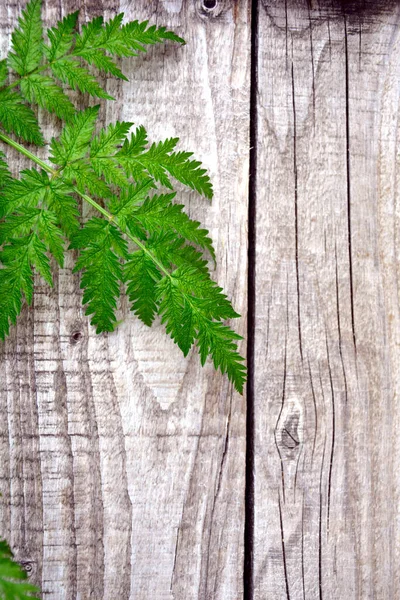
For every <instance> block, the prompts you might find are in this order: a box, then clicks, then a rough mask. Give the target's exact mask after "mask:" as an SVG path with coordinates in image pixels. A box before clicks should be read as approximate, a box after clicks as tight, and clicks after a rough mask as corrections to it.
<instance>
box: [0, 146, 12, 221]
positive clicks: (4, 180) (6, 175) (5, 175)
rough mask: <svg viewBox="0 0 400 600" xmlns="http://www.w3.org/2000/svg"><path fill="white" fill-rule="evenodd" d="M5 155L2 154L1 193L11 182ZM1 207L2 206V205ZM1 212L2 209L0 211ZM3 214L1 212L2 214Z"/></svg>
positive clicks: (0, 160) (0, 158)
mask: <svg viewBox="0 0 400 600" xmlns="http://www.w3.org/2000/svg"><path fill="white" fill-rule="evenodd" d="M5 158H6V157H5V154H4V153H3V152H0V193H1V190H2V189H3V188H4V187H5V185H6V184H7V183H8V182H9V181H10V178H11V175H10V171H9V169H8V165H7V162H6V160H5ZM0 206H1V204H0ZM0 211H1V209H0ZM0 214H1V212H0Z"/></svg>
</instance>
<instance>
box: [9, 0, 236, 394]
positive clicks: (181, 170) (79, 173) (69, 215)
mask: <svg viewBox="0 0 400 600" xmlns="http://www.w3.org/2000/svg"><path fill="white" fill-rule="evenodd" d="M77 18H78V13H73V14H70V15H68V16H66V17H65V18H64V19H63V20H62V21H61V22H59V23H58V24H57V26H56V27H54V28H51V29H49V30H48V31H47V41H44V40H43V31H42V23H41V0H32V1H31V2H30V3H29V4H28V5H27V7H26V9H25V11H24V12H23V13H22V16H21V17H20V19H19V24H18V28H17V29H16V30H15V31H14V32H13V34H12V42H11V51H10V52H9V55H8V58H7V59H5V60H3V61H1V62H0V86H2V87H0V140H1V141H2V142H4V143H5V144H7V145H9V146H12V147H13V148H14V149H15V150H17V151H18V152H20V153H21V154H23V155H25V156H26V157H28V158H30V159H31V160H32V161H33V162H34V163H36V165H37V168H32V169H27V170H24V171H22V172H21V174H20V178H19V179H15V178H12V177H11V176H10V174H9V171H8V168H7V164H6V160H5V156H4V155H2V156H1V157H0V185H1V186H2V187H1V196H0V217H1V222H0V245H1V251H0V263H1V268H0V294H1V306H0V338H2V339H4V338H5V336H6V335H8V333H9V328H10V324H14V323H15V322H16V319H17V316H18V314H19V313H20V311H21V308H22V305H23V301H24V299H25V300H26V301H27V302H28V304H29V303H30V302H31V300H32V296H33V271H36V272H37V273H38V274H39V275H40V276H42V277H43V278H44V279H45V280H46V281H47V282H48V283H49V284H50V285H52V273H51V263H50V257H51V256H53V257H54V258H55V260H56V261H57V262H58V264H59V265H60V266H62V265H63V260H64V246H65V241H66V240H68V241H69V248H70V249H74V250H76V251H77V253H78V258H77V261H76V265H75V271H81V272H82V278H81V287H82V288H83V289H84V293H83V303H84V304H85V305H86V307H87V308H86V313H87V314H89V315H91V323H92V325H94V326H95V328H96V331H97V332H98V333H100V332H104V331H113V330H114V328H115V327H116V325H117V324H118V323H117V317H116V309H117V303H118V298H119V295H120V289H121V287H122V286H125V287H126V290H127V294H128V297H129V300H130V302H131V308H132V310H133V312H134V313H135V314H136V315H137V316H138V317H139V318H140V319H141V320H142V321H143V322H144V323H145V324H146V325H151V324H152V322H153V320H154V318H155V316H156V315H157V314H158V315H160V316H161V321H162V322H163V323H165V325H166V330H167V333H169V334H170V335H171V337H172V338H173V340H174V341H175V342H176V343H177V344H178V346H179V347H180V348H181V350H182V352H183V353H184V355H185V356H186V355H187V354H188V352H189V350H190V348H191V346H192V345H193V344H194V343H197V346H198V349H199V352H200V357H201V362H202V363H203V364H204V362H205V361H206V359H207V357H208V356H211V358H212V360H213V362H214V365H215V367H216V368H219V369H220V370H221V371H222V372H223V373H227V374H228V377H229V378H230V380H231V381H232V382H233V383H234V385H235V387H236V389H237V390H238V391H239V392H242V390H243V385H244V382H245V376H246V371H245V367H244V365H243V358H242V357H241V356H240V355H239V353H238V351H237V340H239V339H241V338H240V336H239V335H237V334H236V333H235V332H234V331H233V330H232V329H230V328H229V327H228V326H227V325H224V324H223V321H224V320H226V319H230V318H235V317H238V316H239V315H238V314H237V313H236V312H235V311H234V310H233V308H232V306H231V303H230V302H229V300H228V299H227V297H226V296H225V295H224V294H223V292H222V289H221V288H220V287H218V286H217V284H216V283H215V282H214V281H213V280H212V279H211V277H210V273H209V270H208V263H207V260H206V256H207V254H208V256H209V257H211V258H212V259H213V260H214V259H215V253H214V249H213V246H212V242H211V239H210V238H209V236H208V231H206V230H205V229H202V228H201V227H200V224H199V223H198V222H197V221H193V220H191V219H190V218H189V217H188V216H187V215H186V213H185V212H184V211H183V206H182V205H179V204H175V203H174V199H175V192H174V191H172V189H173V181H174V180H177V181H179V182H181V183H183V184H184V185H186V186H188V187H190V188H191V189H193V190H196V191H197V192H199V193H200V194H203V195H204V196H205V197H207V198H211V197H212V186H211V182H210V179H209V177H208V175H207V173H206V171H205V170H204V169H203V168H202V167H201V164H200V163H199V162H198V161H196V160H194V159H193V158H192V153H190V152H183V151H177V150H176V145H177V142H178V139H177V138H174V139H167V140H165V141H163V142H158V143H152V144H151V145H150V146H149V144H148V142H147V135H146V131H145V129H144V128H143V127H138V128H136V129H135V130H134V131H133V132H132V133H131V134H130V135H129V132H130V130H131V128H132V123H125V122H117V123H114V124H111V125H109V126H108V127H106V128H104V129H101V130H100V131H97V133H96V131H95V129H96V119H97V115H98V106H91V107H89V108H87V109H86V110H84V111H77V110H76V109H75V107H74V105H73V104H72V102H71V100H70V99H69V97H68V95H67V94H66V93H65V89H63V87H62V86H61V85H60V83H61V84H62V83H63V84H68V86H69V87H71V88H73V89H78V90H80V91H82V92H87V93H88V94H90V95H91V96H96V97H98V98H104V99H110V100H111V99H112V98H111V96H109V94H108V93H107V92H106V91H105V90H104V89H103V88H102V87H101V86H100V84H99V83H98V82H97V80H96V78H95V76H94V75H93V74H92V72H90V71H89V70H88V67H87V65H88V64H89V65H92V66H94V67H97V68H98V69H100V70H101V71H102V72H103V73H107V74H111V75H113V76H115V77H119V78H121V79H126V77H125V75H124V74H123V73H122V72H121V70H120V68H119V66H118V64H117V62H116V60H115V59H118V57H122V56H134V55H135V54H137V53H138V52H142V51H144V50H145V49H146V46H148V45H149V44H156V43H158V42H163V41H165V40H171V41H174V42H177V43H181V44H182V43H184V42H183V40H182V39H181V38H180V37H178V36H177V35H175V34H174V33H173V32H171V31H167V30H166V29H165V28H164V27H158V28H157V27H155V26H149V25H148V23H147V22H143V23H139V22H137V21H134V22H131V23H127V24H123V23H122V19H123V15H122V14H120V15H117V16H116V17H115V18H113V19H112V20H110V21H109V22H107V23H105V22H103V19H102V18H101V17H97V18H95V19H93V20H92V21H91V22H90V23H87V24H85V25H83V26H82V29H81V32H80V33H79V32H78V31H77ZM31 105H39V106H40V107H42V108H44V109H46V110H48V111H50V112H53V113H55V115H56V116H57V117H59V118H60V119H62V120H63V121H64V122H65V125H64V127H63V129H62V131H61V134H60V136H59V137H58V138H57V139H55V138H53V139H52V140H51V143H50V155H49V162H46V161H43V160H41V159H40V158H38V157H37V156H36V155H35V154H34V153H32V152H31V151H30V150H28V148H27V147H26V146H23V145H21V144H20V143H18V142H17V141H15V139H13V138H11V137H10V136H9V135H7V134H10V133H11V134H14V135H15V136H17V137H19V138H22V139H23V140H25V141H26V142H30V143H32V144H36V145H43V144H44V139H43V134H42V132H41V129H40V127H39V123H38V121H37V117H36V114H35V112H34V110H33V108H32V106H31ZM50 163H51V164H50ZM160 188H161V189H160ZM79 198H80V199H82V200H83V201H84V202H86V203H88V204H90V205H91V207H92V208H93V209H95V211H97V213H98V216H96V217H92V218H90V219H89V220H87V221H85V222H84V221H83V219H82V217H81V215H80V213H79V210H78V202H77V199H79ZM205 253H206V254H205Z"/></svg>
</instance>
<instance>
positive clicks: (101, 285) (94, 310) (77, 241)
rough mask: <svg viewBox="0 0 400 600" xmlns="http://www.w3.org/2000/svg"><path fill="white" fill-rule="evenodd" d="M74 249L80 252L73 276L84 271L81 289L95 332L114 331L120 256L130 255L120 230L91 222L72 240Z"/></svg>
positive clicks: (108, 225) (102, 221)
mask: <svg viewBox="0 0 400 600" xmlns="http://www.w3.org/2000/svg"><path fill="white" fill-rule="evenodd" d="M71 248H77V249H79V250H80V255H79V258H78V260H77V263H76V266H75V268H74V272H76V271H79V270H83V275H82V280H81V288H84V294H83V303H84V304H87V305H88V306H87V309H86V314H87V315H93V317H92V319H91V323H92V325H94V326H96V332H97V333H100V332H102V331H113V330H114V328H115V325H116V322H117V319H116V316H115V311H116V307H117V299H118V298H119V295H120V290H119V285H120V281H121V280H122V267H121V264H120V261H119V257H120V256H126V255H127V244H126V242H125V241H124V240H123V238H122V237H121V234H120V232H119V231H118V229H117V228H116V227H115V226H114V225H112V224H111V223H108V222H107V221H105V220H104V219H96V218H94V219H91V220H90V221H88V222H87V223H86V224H85V226H84V227H83V229H81V230H80V231H78V232H77V233H76V234H75V236H74V237H73V238H72V242H71Z"/></svg>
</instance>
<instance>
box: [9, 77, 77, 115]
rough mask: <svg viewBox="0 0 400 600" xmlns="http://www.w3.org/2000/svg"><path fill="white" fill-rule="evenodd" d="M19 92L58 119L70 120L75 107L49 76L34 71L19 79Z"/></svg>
mask: <svg viewBox="0 0 400 600" xmlns="http://www.w3.org/2000/svg"><path fill="white" fill-rule="evenodd" d="M20 87H21V93H22V95H23V97H24V98H25V100H27V101H28V102H31V103H34V102H36V103H37V104H38V105H39V106H41V107H42V108H45V109H46V110H48V111H49V112H50V113H55V114H56V115H57V117H59V118H60V119H64V120H65V121H68V120H70V119H71V118H72V117H73V116H74V115H75V107H74V105H73V104H72V102H71V100H70V99H69V98H68V96H66V95H65V94H64V92H63V90H62V89H61V88H60V87H59V86H58V85H57V84H56V83H55V82H54V80H53V79H52V78H51V77H48V76H46V75H39V74H38V73H34V74H32V75H28V76H27V77H26V78H25V79H23V80H22V81H21V86H20Z"/></svg>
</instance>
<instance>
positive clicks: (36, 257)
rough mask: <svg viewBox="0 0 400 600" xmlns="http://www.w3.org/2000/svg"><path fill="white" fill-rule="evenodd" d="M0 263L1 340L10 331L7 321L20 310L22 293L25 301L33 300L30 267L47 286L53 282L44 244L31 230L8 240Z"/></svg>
mask: <svg viewBox="0 0 400 600" xmlns="http://www.w3.org/2000/svg"><path fill="white" fill-rule="evenodd" d="M0 265H2V268H0V289H1V292H2V296H1V303H0V339H4V338H5V337H6V336H7V335H8V334H9V328H10V323H11V324H15V322H16V318H17V316H18V315H19V313H20V312H21V307H22V300H23V295H24V296H25V298H26V300H27V302H28V304H30V303H31V302H32V298H33V272H32V267H34V268H35V269H36V270H37V272H38V273H39V274H40V275H41V276H42V277H43V278H44V279H45V281H47V283H48V284H49V285H52V277H51V271H50V262H49V259H48V257H47V255H46V246H45V245H44V243H43V242H42V241H41V240H40V239H39V238H38V236H37V235H36V234H35V233H34V232H31V233H30V234H29V235H27V236H25V237H19V238H15V239H11V240H10V241H9V243H8V244H7V245H5V246H4V248H3V250H2V251H1V252H0ZM22 294H23V295H22Z"/></svg>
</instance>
